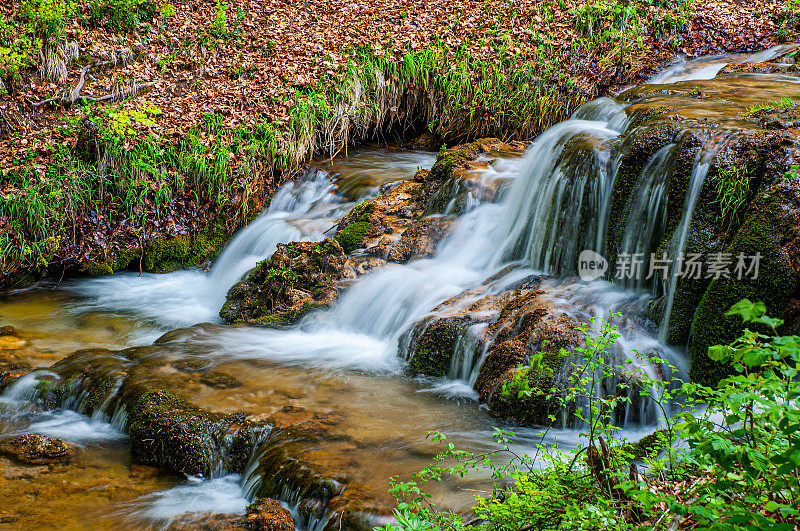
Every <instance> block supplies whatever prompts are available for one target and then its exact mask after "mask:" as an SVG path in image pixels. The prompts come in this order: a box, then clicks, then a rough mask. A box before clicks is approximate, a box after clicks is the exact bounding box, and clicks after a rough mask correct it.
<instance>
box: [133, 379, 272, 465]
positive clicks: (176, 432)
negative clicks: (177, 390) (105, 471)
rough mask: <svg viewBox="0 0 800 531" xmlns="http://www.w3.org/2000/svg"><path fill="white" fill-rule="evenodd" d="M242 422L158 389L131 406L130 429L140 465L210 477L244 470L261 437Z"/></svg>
mask: <svg viewBox="0 0 800 531" xmlns="http://www.w3.org/2000/svg"><path fill="white" fill-rule="evenodd" d="M244 423H245V415H244V414H242V413H236V414H232V415H221V414H218V413H210V412H208V411H206V410H204V409H201V408H199V407H196V406H194V405H191V404H189V403H188V402H186V401H184V400H183V399H181V398H179V397H177V396H175V395H174V394H172V393H169V392H167V391H161V390H156V391H150V392H146V393H143V394H141V395H140V396H139V397H138V398H137V399H136V400H135V401H134V402H133V403H132V404H131V406H130V410H129V413H128V425H127V428H128V434H129V435H130V439H131V453H132V455H133V457H134V458H135V459H136V460H137V462H139V463H142V464H147V465H155V466H163V467H167V468H169V469H171V470H173V471H175V472H181V473H184V474H188V475H203V476H206V477H208V476H210V475H211V474H212V473H213V472H214V470H216V469H217V468H218V467H222V468H224V469H225V470H228V471H230V472H241V471H242V469H243V468H244V466H245V464H246V462H247V459H248V457H249V455H250V454H251V453H252V449H253V447H254V445H255V444H256V443H257V439H258V433H259V428H258V427H254V426H248V427H247V428H243V427H242V425H243V424H244Z"/></svg>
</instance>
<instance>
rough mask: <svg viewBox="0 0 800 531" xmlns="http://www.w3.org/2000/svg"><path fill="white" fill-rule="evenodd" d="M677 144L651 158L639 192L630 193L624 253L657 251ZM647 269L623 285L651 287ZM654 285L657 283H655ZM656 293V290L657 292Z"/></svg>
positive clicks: (666, 147)
mask: <svg viewBox="0 0 800 531" xmlns="http://www.w3.org/2000/svg"><path fill="white" fill-rule="evenodd" d="M676 145H677V144H669V145H666V146H664V147H662V148H661V149H659V150H658V151H656V153H655V154H654V155H653V156H652V157H651V158H650V160H649V161H647V164H646V165H645V167H644V169H643V170H642V178H641V179H639V180H638V181H637V184H636V191H635V192H634V193H633V194H632V195H631V196H630V198H629V203H628V205H627V206H626V210H627V211H628V212H629V214H628V216H627V219H626V222H625V231H624V232H623V237H622V243H621V244H620V248H619V252H620V254H625V255H627V256H635V255H640V256H645V257H648V256H650V255H651V254H652V253H655V251H656V248H657V247H658V243H659V242H660V241H661V237H662V236H663V234H664V230H665V229H666V223H667V217H666V207H667V205H666V203H667V197H666V181H667V179H668V177H669V164H670V157H671V155H672V154H673V153H674V151H675V147H676ZM648 280H649V279H648V278H647V276H646V275H645V272H642V274H640V275H636V276H634V277H632V278H627V277H626V278H623V279H622V281H621V284H622V286H624V287H625V288H627V289H634V290H640V289H643V288H645V287H647V285H648V284H650V283H649V282H648ZM651 284H653V285H654V284H655V282H652V283H651ZM655 294H656V293H653V295H655Z"/></svg>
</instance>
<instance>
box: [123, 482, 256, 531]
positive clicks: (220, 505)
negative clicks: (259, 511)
mask: <svg viewBox="0 0 800 531" xmlns="http://www.w3.org/2000/svg"><path fill="white" fill-rule="evenodd" d="M240 483H241V476H239V475H238V474H229V475H226V476H222V477H218V478H214V479H203V478H199V477H189V478H187V480H186V483H184V484H182V485H178V486H176V487H173V488H171V489H168V490H164V491H160V492H154V493H153V494H148V495H147V496H143V497H141V498H139V499H138V500H136V501H134V502H132V503H130V504H129V507H128V508H127V510H126V515H125V516H126V520H130V521H131V522H132V523H139V524H140V525H141V521H142V520H144V521H145V522H148V523H149V524H150V525H153V526H156V527H160V528H163V529H167V528H169V525H170V524H171V523H173V521H174V520H175V519H176V517H178V516H181V515H184V514H185V513H195V514H215V513H224V514H244V513H245V509H247V505H248V504H249V503H250V500H248V499H247V498H246V497H245V496H244V493H243V491H242V489H241V488H240ZM131 508H132V509H133V510H130V509H131ZM137 520H138V522H136V521H137ZM137 527H138V526H137Z"/></svg>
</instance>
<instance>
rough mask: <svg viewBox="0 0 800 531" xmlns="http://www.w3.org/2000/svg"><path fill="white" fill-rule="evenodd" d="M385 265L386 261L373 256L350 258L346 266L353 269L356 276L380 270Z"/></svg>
mask: <svg viewBox="0 0 800 531" xmlns="http://www.w3.org/2000/svg"><path fill="white" fill-rule="evenodd" d="M386 264H387V262H386V260H384V259H383V258H378V257H375V256H367V257H363V258H362V257H357V258H354V257H350V258H349V259H348V265H349V266H350V267H352V268H353V271H355V273H356V275H357V276H362V275H366V274H367V273H369V272H370V271H373V270H375V269H380V268H382V267H383V266H385V265H386Z"/></svg>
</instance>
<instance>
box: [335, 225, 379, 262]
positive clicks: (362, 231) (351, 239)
mask: <svg viewBox="0 0 800 531" xmlns="http://www.w3.org/2000/svg"><path fill="white" fill-rule="evenodd" d="M372 229H373V226H372V223H368V222H366V221H357V222H355V223H351V224H350V225H348V226H347V227H345V228H344V229H343V230H341V231H339V233H338V234H337V235H336V241H338V242H339V243H340V244H341V246H342V249H344V252H346V253H347V254H350V253H352V252H353V251H355V250H356V249H360V248H361V247H363V245H364V236H366V235H367V234H368V233H369V232H370V231H372Z"/></svg>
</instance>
